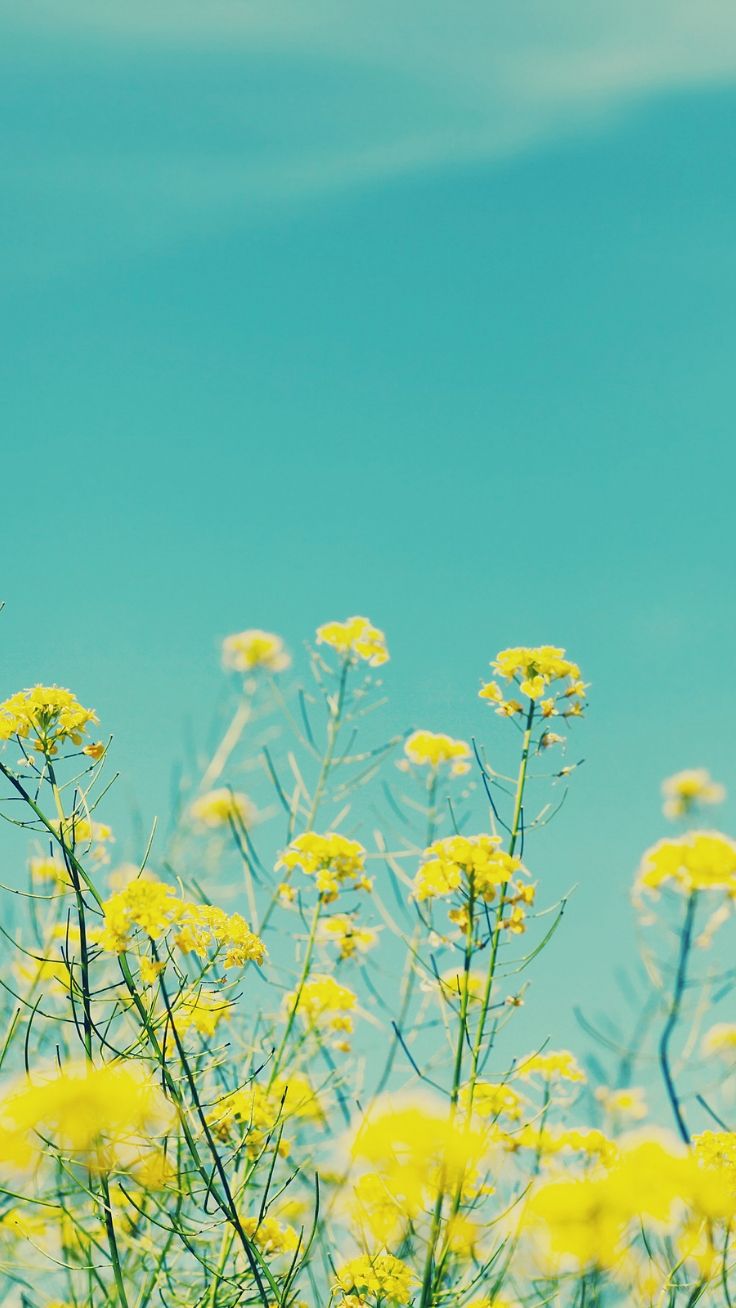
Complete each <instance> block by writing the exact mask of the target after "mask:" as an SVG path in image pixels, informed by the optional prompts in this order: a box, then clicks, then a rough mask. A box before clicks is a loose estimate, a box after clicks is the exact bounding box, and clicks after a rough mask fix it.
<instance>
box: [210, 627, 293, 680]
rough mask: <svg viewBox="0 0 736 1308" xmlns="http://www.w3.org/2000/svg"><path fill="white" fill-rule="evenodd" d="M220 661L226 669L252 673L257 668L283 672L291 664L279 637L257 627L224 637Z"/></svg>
mask: <svg viewBox="0 0 736 1308" xmlns="http://www.w3.org/2000/svg"><path fill="white" fill-rule="evenodd" d="M222 661H223V664H224V665H225V667H226V668H233V669H234V670H235V671H236V672H254V671H255V670H256V669H258V668H265V670H266V671H267V672H283V670H284V669H285V668H288V666H289V664H290V663H291V659H290V658H289V655H288V654H287V652H286V650H285V649H284V642H283V640H282V639H281V637H280V636H276V635H274V633H273V632H272V631H260V630H259V629H258V628H257V627H253V628H251V629H250V630H248V631H236V632H235V633H234V634H233V635H232V636H226V637H225V639H224V641H223V642H222Z"/></svg>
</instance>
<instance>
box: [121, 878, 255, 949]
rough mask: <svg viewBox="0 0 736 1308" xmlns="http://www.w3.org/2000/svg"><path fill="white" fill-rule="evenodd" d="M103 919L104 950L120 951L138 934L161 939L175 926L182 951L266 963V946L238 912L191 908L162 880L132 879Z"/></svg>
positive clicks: (211, 907) (190, 905) (192, 905)
mask: <svg viewBox="0 0 736 1308" xmlns="http://www.w3.org/2000/svg"><path fill="white" fill-rule="evenodd" d="M103 910H104V920H103V924H102V927H101V928H100V929H99V930H98V931H97V933H96V939H97V941H98V943H99V944H100V945H101V946H102V948H103V949H108V950H110V951H111V952H113V953H122V951H123V950H125V949H127V948H128V947H129V945H130V943H131V939H132V937H133V935H134V933H135V932H136V931H141V932H143V934H144V935H146V936H148V938H149V940H153V941H158V940H160V939H161V937H162V936H164V935H165V933H166V932H167V931H168V930H169V928H170V927H177V928H178V932H177V935H176V944H177V945H178V946H179V948H180V949H181V950H182V952H183V953H185V954H189V953H193V954H196V955H197V957H199V958H205V957H206V956H207V954H208V952H209V951H210V950H215V951H219V950H222V951H224V965H225V967H243V966H244V965H245V964H246V963H249V962H254V963H259V964H260V963H262V962H263V960H264V958H265V956H266V947H265V945H264V944H263V941H262V940H261V939H260V937H259V936H257V935H255V934H254V933H253V932H252V931H251V930H250V927H249V926H248V923H247V922H246V921H245V919H244V918H243V917H241V916H240V914H239V913H232V914H228V913H225V912H224V910H223V909H221V908H217V907H215V906H214V905H212V904H191V903H187V902H186V901H185V900H182V899H180V898H179V896H178V895H176V894H175V893H174V891H173V890H172V889H171V887H170V886H167V885H165V884H164V883H163V882H161V881H155V880H141V879H139V880H137V881H131V882H130V884H129V885H127V886H126V887H125V889H124V890H121V891H119V892H118V893H117V894H115V895H112V896H111V897H110V899H108V900H106V901H105V903H104V904H103Z"/></svg>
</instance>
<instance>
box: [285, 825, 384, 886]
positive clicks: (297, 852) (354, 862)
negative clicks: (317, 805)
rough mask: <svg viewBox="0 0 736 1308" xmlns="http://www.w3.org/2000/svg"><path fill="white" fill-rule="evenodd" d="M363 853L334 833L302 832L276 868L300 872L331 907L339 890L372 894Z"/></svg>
mask: <svg viewBox="0 0 736 1308" xmlns="http://www.w3.org/2000/svg"><path fill="white" fill-rule="evenodd" d="M365 856H366V855H365V850H364V848H363V846H362V845H360V844H359V843H358V841H357V840H348V838H347V837H346V836H341V835H339V834H338V833H337V832H336V831H328V832H327V834H326V835H324V836H320V835H318V834H317V832H316V831H305V832H304V834H303V835H301V836H297V837H296V839H295V840H292V842H291V844H290V845H289V846H288V848H287V849H285V850H284V852H283V854H282V855H281V858H280V859H279V861H278V864H277V867H284V868H287V869H288V870H289V871H292V870H293V869H294V868H297V867H298V868H300V869H301V871H302V872H303V873H304V874H305V876H308V877H314V880H315V885H316V887H317V889H318V891H319V893H320V895H321V896H322V898H323V900H324V901H325V903H332V901H333V900H335V899H336V898H337V896H338V894H339V892H340V890H342V889H349V890H371V889H372V882H371V881H370V879H369V878H368V877H367V876H366V873H365Z"/></svg>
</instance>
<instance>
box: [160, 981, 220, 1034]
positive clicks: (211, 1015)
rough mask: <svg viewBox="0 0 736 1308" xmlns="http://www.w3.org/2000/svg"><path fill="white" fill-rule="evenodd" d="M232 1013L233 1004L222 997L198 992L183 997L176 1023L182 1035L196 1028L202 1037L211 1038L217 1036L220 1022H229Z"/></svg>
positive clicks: (175, 1015) (177, 1009) (175, 1019)
mask: <svg viewBox="0 0 736 1308" xmlns="http://www.w3.org/2000/svg"><path fill="white" fill-rule="evenodd" d="M231 1013H232V1004H230V1003H229V1002H228V1001H227V1000H226V999H223V998H222V996H221V995H217V994H208V993H207V992H206V991H205V990H197V991H190V992H189V993H188V994H185V995H182V997H181V1000H180V1001H179V1004H178V1005H177V1008H176V1012H175V1014H174V1021H175V1022H176V1029H177V1031H178V1032H179V1034H180V1035H183V1034H184V1033H185V1032H186V1031H189V1030H190V1029H191V1028H192V1027H194V1030H195V1031H198V1032H199V1034H200V1035H203V1036H211V1035H214V1034H215V1031H216V1030H217V1027H218V1026H219V1024H220V1022H222V1021H229V1019H230V1016H231Z"/></svg>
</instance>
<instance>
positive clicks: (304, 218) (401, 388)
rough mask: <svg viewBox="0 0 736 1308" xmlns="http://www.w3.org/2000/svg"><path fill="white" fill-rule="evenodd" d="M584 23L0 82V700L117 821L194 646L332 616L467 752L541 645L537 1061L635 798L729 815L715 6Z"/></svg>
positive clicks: (187, 699) (730, 85) (457, 31)
mask: <svg viewBox="0 0 736 1308" xmlns="http://www.w3.org/2000/svg"><path fill="white" fill-rule="evenodd" d="M612 8H613V7H612V6H603V5H592V6H591V5H588V4H586V5H583V4H582V3H581V2H580V0H568V3H565V4H563V3H559V2H557V3H552V4H549V3H542V0H539V2H538V3H531V2H530V3H527V4H514V5H505V6H503V5H491V6H489V5H488V4H486V3H480V2H478V3H476V2H475V0H473V3H470V4H469V5H467V6H464V7H463V10H462V13H460V12H459V11H458V10H457V8H456V7H451V6H444V5H440V4H435V3H431V4H429V3H423V4H421V5H420V4H419V3H418V2H415V0H407V4H406V5H405V6H404V7H403V8H401V9H400V10H399V11H397V8H396V6H395V5H388V4H384V3H380V4H374V5H371V6H370V7H368V6H365V7H359V6H357V5H355V4H345V3H341V4H339V5H338V4H332V3H315V4H313V5H310V6H308V7H305V6H304V5H302V4H299V5H296V4H294V5H290V4H286V3H280V4H272V5H270V6H268V7H266V6H261V8H260V9H259V8H258V7H256V6H253V5H246V4H242V3H234V2H233V0H218V2H217V3H215V2H214V0H213V3H211V4H209V5H207V6H204V7H203V6H202V5H200V4H198V3H197V4H194V3H191V4H190V3H188V0H181V3H180V4H177V5H168V4H162V3H158V4H153V5H151V4H148V3H147V4H145V5H144V4H143V3H142V0H141V3H138V0H132V2H131V3H129V4H127V5H125V6H121V5H117V4H116V5H113V4H101V3H99V0H97V2H96V3H95V4H92V3H86V2H82V0H71V2H70V3H69V4H67V5H64V6H62V7H59V6H58V5H55V4H51V3H48V4H45V3H37V4H35V5H34V6H33V7H32V9H31V8H30V7H28V6H24V7H21V6H12V7H10V6H7V5H6V6H5V12H6V19H7V20H9V21H7V24H6V26H7V30H8V38H7V40H6V42H5V47H4V51H3V53H2V54H1V55H0V63H1V64H2V77H1V78H0V87H1V88H2V89H0V97H1V99H2V114H1V117H2V121H3V123H4V131H5V143H4V147H3V153H4V159H5V163H4V176H5V191H6V194H5V202H4V205H3V210H4V216H3V218H2V224H3V233H2V241H1V242H0V281H1V282H2V289H3V297H4V302H5V321H6V329H7V330H6V339H5V346H4V350H3V353H2V357H1V358H0V368H2V372H3V382H2V389H3V396H4V409H5V426H6V440H5V449H4V457H3V472H4V480H5V487H6V489H5V496H4V509H3V536H4V542H5V552H4V557H5V567H4V569H3V572H4V578H3V592H4V596H5V600H6V608H5V611H4V613H3V615H2V619H1V621H2V641H3V645H2V648H3V660H2V664H3V693H7V692H10V691H12V690H14V689H16V688H17V687H18V686H20V685H25V684H29V683H32V682H33V681H36V680H50V681H58V682H60V683H61V684H66V685H69V686H71V687H73V688H74V689H75V690H77V692H78V693H79V695H80V697H81V698H82V700H83V701H85V702H91V703H93V704H95V705H96V706H97V708H98V711H99V712H100V716H101V718H102V722H103V725H104V727H105V728H106V729H109V730H112V731H113V732H114V733H115V737H116V745H115V749H116V757H117V759H118V762H119V765H120V767H121V769H122V772H123V779H122V781H121V784H120V788H119V792H118V797H117V799H115V800H114V801H113V804H114V805H116V806H117V808H118V809H119V810H120V812H121V813H122V812H123V811H124V810H125V808H126V806H127V805H129V804H131V803H132V802H133V801H135V803H136V804H137V805H138V806H139V808H140V809H141V810H142V811H143V812H144V813H145V814H147V815H148V816H149V817H151V816H153V815H154V814H155V813H163V812H164V811H165V808H166V804H167V801H168V795H169V790H170V777H171V771H172V767H173V765H174V762H175V759H176V758H177V756H178V755H179V754H180V753H181V751H182V749H183V748H184V741H185V738H186V732H187V730H188V727H187V724H188V723H190V722H194V723H195V724H196V723H198V722H199V723H200V724H201V730H202V732H204V730H205V727H206V723H207V722H208V720H209V717H210V715H211V712H212V710H213V707H214V705H215V703H216V701H217V699H218V696H219V694H220V684H221V674H220V672H219V669H218V645H219V640H220V639H221V638H222V636H223V635H225V634H226V633H227V632H229V631H232V630H235V629H238V628H241V627H244V626H251V625H253V626H256V625H257V626H264V627H266V628H272V629H274V630H277V631H280V632H282V633H283V634H284V636H285V638H286V639H287V641H288V643H289V644H290V646H291V647H292V648H293V649H297V650H298V649H299V646H300V643H301V642H302V641H303V640H304V639H305V638H308V637H309V636H310V635H311V633H312V632H313V630H314V627H315V626H316V625H317V623H318V622H321V621H324V620H326V619H328V618H332V617H343V616H346V615H347V614H349V613H352V612H366V613H368V614H369V615H370V616H371V617H372V618H373V619H374V621H376V622H377V623H379V625H381V626H382V627H384V628H385V629H386V631H387V633H388V636H389V641H390V645H391V649H392V654H393V659H392V663H391V664H390V665H389V668H388V672H387V678H386V680H387V685H388V688H389V691H390V693H391V695H392V700H393V704H394V715H395V721H396V723H397V724H401V725H403V724H404V723H406V724H412V725H421V726H428V727H430V728H433V729H445V730H449V731H452V732H453V733H456V734H460V735H470V734H471V733H475V734H478V735H479V736H480V737H481V738H483V739H485V741H486V743H487V745H488V748H489V751H490V752H491V753H492V751H493V749H494V742H495V740H496V739H497V733H498V731H499V730H501V729H502V725H503V724H501V726H499V723H498V721H497V719H495V718H493V717H492V715H489V714H488V713H487V712H484V711H483V706H482V705H480V704H479V702H478V701H477V699H476V690H477V686H478V681H479V678H480V677H481V676H482V675H483V673H484V672H485V671H486V669H487V664H488V660H489V659H490V658H491V657H492V656H493V654H494V653H495V651H496V650H497V649H498V648H499V647H501V646H504V645H507V644H516V643H537V642H545V641H551V642H556V643H560V644H563V645H565V646H567V648H568V650H569V651H570V653H571V655H572V656H573V657H574V658H576V659H577V660H578V661H579V662H580V663H581V664H582V665H583V668H584V671H585V673H586V677H587V678H588V679H589V680H591V681H592V683H593V686H592V691H591V710H590V716H589V719H588V720H587V721H586V722H585V723H584V724H582V725H581V727H580V730H579V732H578V733H577V736H576V751H575V752H576V753H577V752H578V749H577V745H578V742H579V745H580V749H579V752H580V753H583V754H584V755H585V757H586V760H587V762H586V766H585V768H584V769H583V770H582V771H581V773H580V774H579V776H578V777H577V778H576V785H575V787H574V791H573V794H572V795H571V797H570V800H569V802H568V805H567V806H566V809H565V810H564V812H563V813H562V814H561V816H560V819H559V821H558V823H557V824H556V826H555V828H554V830H551V831H550V832H549V833H548V834H547V835H546V836H545V837H544V839H543V840H541V841H540V845H539V851H540V852H539V855H537V857H536V859H535V860H534V862H535V867H534V870H535V872H536V873H537V874H538V875H540V876H541V877H542V879H543V882H544V879H545V878H546V879H547V884H548V888H549V894H550V897H553V896H554V895H556V894H558V893H560V892H561V891H562V890H563V889H565V888H566V887H567V886H568V885H570V884H571V883H573V882H575V883H579V890H578V892H577V895H576V899H575V903H574V908H573V910H572V911H571V916H570V918H569V920H568V923H567V926H566V931H567V937H566V939H567V945H566V946H565V947H564V948H560V951H559V952H558V954H557V955H556V959H557V962H556V975H555V976H554V978H553V980H552V981H551V982H550V985H549V986H548V987H545V991H544V995H543V996H542V995H540V996H539V1003H540V1009H539V1011H540V1014H541V1016H540V1021H548V1022H549V1023H552V1022H553V1021H554V1022H557V1021H558V1020H559V1022H560V1023H561V1028H560V1029H561V1031H562V1033H563V1034H564V1033H567V1032H569V1030H570V1025H569V1021H568V1016H567V1010H568V1009H569V1006H570V1004H571V1003H572V1002H573V1001H574V1000H575V998H576V997H577V996H578V995H579V994H580V992H581V989H582V988H583V987H585V990H586V993H591V995H592V999H591V1003H598V1004H599V1006H601V1007H605V1006H606V1005H607V1004H610V1003H611V1002H613V1000H612V998H611V996H612V990H611V982H610V978H611V976H612V974H613V971H614V968H615V966H616V963H617V959H618V958H619V956H620V954H621V950H622V948H623V946H624V945H626V946H628V944H629V943H630V940H631V926H630V917H631V914H630V909H629V906H628V901H627V889H628V885H629V882H630V878H631V874H632V870H633V868H634V866H635V864H636V862H637V860H638V857H639V854H640V852H641V850H642V848H643V847H644V845H645V844H646V843H647V842H649V841H651V840H652V839H653V838H656V837H657V836H659V835H660V834H661V832H662V826H663V823H662V820H661V817H660V812H659V795H658V789H659V784H660V780H661V778H662V777H663V776H664V775H666V774H668V773H670V772H672V771H674V770H676V769H679V768H681V767H686V766H698V765H706V766H709V767H710V768H711V770H712V771H713V773H714V775H716V776H717V777H718V778H719V779H721V780H723V781H724V782H726V784H727V785H729V784H730V785H731V789H733V788H734V786H733V775H732V773H733V769H732V748H731V739H732V735H733V707H732V698H733V697H732V693H731V685H730V677H729V675H728V666H729V655H730V650H731V649H732V648H733V643H734V637H735V636H736V612H735V606H734V593H733V562H732V560H733V549H732V546H731V544H730V530H729V529H730V524H731V519H732V499H733V485H734V471H735V468H734V465H735V463H736V456H735V454H734V440H733V409H734V401H733V385H732V374H733V362H732V361H733V338H734V326H735V325H736V308H735V306H736V295H735V294H734V292H735V290H736V285H735V283H736V260H735V257H734V247H733V231H734V225H735V222H736V175H735V173H734V168H733V128H734V121H735V120H736V84H734V73H735V72H736V68H735V65H736V56H734V53H733V52H734V50H735V49H736V44H734V39H733V38H734V36H736V12H735V11H734V10H733V8H732V6H730V5H727V4H726V3H721V2H720V0H719V2H718V3H716V2H715V0H711V2H710V3H703V4H701V5H699V6H697V7H694V6H691V5H685V4H678V3H672V0H669V2H668V3H652V4H650V5H648V6H647V7H646V13H644V14H642V13H641V12H640V6H639V5H635V4H629V3H620V4H619V5H617V6H615V13H612V12H609V11H610V10H611V9H612ZM724 673H725V676H724ZM199 729H200V728H199V727H197V726H196V725H195V731H196V730H199ZM116 811H117V810H116ZM732 812H733V810H732V809H730V810H729V811H727V812H726V814H725V815H724V817H723V819H722V821H723V824H724V825H725V826H726V827H727V828H728V823H729V817H730V814H732ZM130 852H131V853H133V852H135V851H133V850H131V851H130ZM529 857H530V862H531V861H532V859H531V850H530V852H529ZM540 860H541V862H542V864H543V866H541V867H540ZM547 966H548V967H550V966H552V962H551V960H550V961H548V964H547ZM560 1012H561V1013H562V1017H561V1018H559V1019H558V1017H557V1016H556V1015H557V1014H559V1013H560ZM566 1024H567V1025H566Z"/></svg>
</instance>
